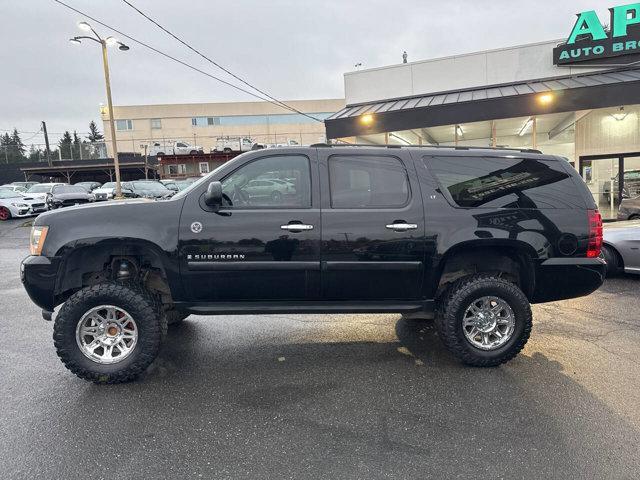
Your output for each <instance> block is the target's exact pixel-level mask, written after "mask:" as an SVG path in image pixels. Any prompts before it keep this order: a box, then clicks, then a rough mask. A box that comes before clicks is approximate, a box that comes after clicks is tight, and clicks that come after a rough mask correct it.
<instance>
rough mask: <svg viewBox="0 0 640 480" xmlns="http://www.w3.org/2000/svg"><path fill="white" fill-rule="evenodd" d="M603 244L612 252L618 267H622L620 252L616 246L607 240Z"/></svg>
mask: <svg viewBox="0 0 640 480" xmlns="http://www.w3.org/2000/svg"><path fill="white" fill-rule="evenodd" d="M603 246H605V247H607V248H609V249H610V250H611V253H613V254H614V255H615V256H616V259H617V260H618V268H619V269H620V270H623V269H624V259H623V258H622V255H621V254H620V252H619V251H618V249H617V248H616V247H614V246H613V245H611V244H610V243H608V242H604V243H603Z"/></svg>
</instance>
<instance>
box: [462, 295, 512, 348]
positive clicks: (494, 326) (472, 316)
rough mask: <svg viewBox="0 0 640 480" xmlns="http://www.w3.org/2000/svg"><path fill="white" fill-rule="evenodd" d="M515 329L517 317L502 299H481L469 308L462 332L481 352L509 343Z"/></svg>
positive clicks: (464, 318)
mask: <svg viewBox="0 0 640 480" xmlns="http://www.w3.org/2000/svg"><path fill="white" fill-rule="evenodd" d="M514 328H515V316H514V314H513V310H512V309H511V307H510V306H509V304H508V303H507V302H505V301H504V300H503V299H501V298H500V297H493V296H487V297H480V298H478V299H476V300H474V301H473V302H471V305H469V306H468V307H467V309H466V310H465V312H464V316H463V319H462V330H463V332H464V336H465V337H466V338H467V340H468V341H469V343H471V345H473V346H474V347H476V348H479V349H481V350H495V349H496V348H500V347H501V346H503V345H504V344H505V343H507V342H508V341H509V339H510V338H511V336H512V335H513V331H514Z"/></svg>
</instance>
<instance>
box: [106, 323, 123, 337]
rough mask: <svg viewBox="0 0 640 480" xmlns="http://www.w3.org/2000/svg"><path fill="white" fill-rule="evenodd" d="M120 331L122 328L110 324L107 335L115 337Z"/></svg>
mask: <svg viewBox="0 0 640 480" xmlns="http://www.w3.org/2000/svg"><path fill="white" fill-rule="evenodd" d="M119 332H120V329H119V328H118V327H116V326H115V325H109V326H108V327H107V336H109V337H115V336H116V335H118V333H119Z"/></svg>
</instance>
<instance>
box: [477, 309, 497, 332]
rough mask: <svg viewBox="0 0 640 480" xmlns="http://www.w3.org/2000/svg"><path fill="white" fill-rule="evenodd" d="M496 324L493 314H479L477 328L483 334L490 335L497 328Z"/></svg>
mask: <svg viewBox="0 0 640 480" xmlns="http://www.w3.org/2000/svg"><path fill="white" fill-rule="evenodd" d="M496 323H497V322H496V318H495V315H494V314H493V313H484V312H479V313H478V321H477V322H476V328H477V329H478V330H480V331H481V332H482V333H488V332H491V331H493V330H494V329H495V328H496Z"/></svg>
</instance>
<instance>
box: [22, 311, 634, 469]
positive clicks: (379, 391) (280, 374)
mask: <svg viewBox="0 0 640 480" xmlns="http://www.w3.org/2000/svg"><path fill="white" fill-rule="evenodd" d="M238 318H241V317H238ZM384 318H385V319H387V318H391V320H389V322H391V323H388V324H387V323H384V322H383V324H382V325H380V324H377V325H378V327H381V328H390V329H391V333H393V331H394V327H395V334H396V337H397V339H395V340H394V339H392V340H388V337H384V336H381V337H380V339H379V340H373V341H359V340H348V338H349V337H352V336H353V337H357V332H347V333H344V332H341V333H339V334H338V333H336V334H335V335H334V336H332V334H331V327H330V325H329V324H324V325H320V326H318V327H314V328H318V329H322V331H323V333H324V334H326V335H328V337H329V339H325V340H323V341H321V342H314V341H293V340H291V339H290V337H289V336H288V334H286V333H276V334H272V335H271V337H269V338H262V337H261V338H252V337H250V336H247V337H242V338H239V339H237V340H235V341H233V342H230V341H229V337H228V336H227V337H225V335H228V332H227V327H228V324H224V323H223V324H220V325H219V324H217V323H216V319H213V320H211V319H202V320H201V319H196V320H192V319H188V320H187V321H185V322H184V323H183V324H182V325H180V326H179V327H178V328H172V329H171V330H170V333H169V337H170V338H169V340H168V342H167V343H166V345H165V346H164V348H163V350H162V352H161V354H160V356H159V357H158V359H157V360H156V362H154V364H153V365H152V367H151V368H150V369H149V370H148V372H146V373H145V374H144V375H143V376H142V377H141V378H140V379H139V380H138V381H136V382H133V383H130V384H124V385H114V386H94V385H91V384H85V383H82V382H81V381H79V380H67V382H68V384H69V387H67V388H74V389H75V390H76V393H74V394H73V395H71V396H69V397H68V398H67V400H66V402H65V403H64V408H60V405H54V406H53V409H52V411H51V412H50V413H51V415H50V422H51V425H50V426H49V429H48V430H51V431H55V432H61V433H62V434H63V435H65V436H71V437H72V438H74V436H79V437H81V438H83V449H86V450H87V451H91V452H99V457H100V458H104V457H109V456H114V458H115V455H121V458H123V459H126V462H125V463H126V464H128V465H130V466H135V464H136V463H135V462H136V461H137V460H136V459H138V458H140V456H143V458H147V459H148V458H153V459H154V460H153V462H152V463H149V462H145V468H146V469H145V474H146V475H147V476H148V477H153V476H165V475H168V474H169V472H172V474H173V475H174V476H175V475H176V474H178V473H179V472H181V471H183V470H181V468H185V470H184V472H189V476H193V477H197V476H198V475H203V476H204V477H205V478H207V477H209V478H237V477H244V478H267V477H269V478H281V477H292V478H303V477H306V478H427V477H430V476H431V477H437V478H443V477H453V476H456V477H469V478H472V477H473V478H478V477H492V478H495V477H501V478H516V477H517V478H525V477H536V478H545V477H546V478H605V477H608V478H623V477H629V478H630V477H633V476H634V475H631V474H632V473H633V472H635V473H637V472H638V471H640V459H639V457H638V456H637V451H638V448H639V447H640V443H639V442H638V430H637V429H636V428H635V427H634V426H633V425H632V424H630V423H629V422H628V421H627V420H626V419H625V418H623V417H622V416H620V415H619V414H617V413H616V412H614V411H612V410H611V409H610V408H608V407H607V406H606V405H605V404H604V403H602V402H601V401H600V400H599V399H598V398H596V397H595V396H594V395H592V394H591V393H590V392H589V391H588V390H586V389H585V388H584V387H583V386H582V385H580V384H579V383H577V382H575V381H574V380H573V379H572V378H571V377H570V376H569V375H567V374H566V373H565V372H564V371H563V366H562V365H561V364H560V363H558V362H555V361H553V360H550V359H549V358H547V357H546V356H545V355H543V354H541V353H535V354H533V355H528V354H527V353H526V352H525V353H524V354H521V355H519V356H518V357H517V358H516V359H514V360H513V361H512V362H510V363H509V364H507V365H504V366H501V367H498V368H491V369H481V368H469V367H465V366H463V365H461V364H459V363H458V362H456V361H455V360H454V359H453V358H452V357H451V355H449V354H448V352H447V351H446V350H445V349H444V347H443V346H442V344H441V343H440V341H439V340H438V338H437V335H436V333H435V331H434V328H433V324H432V323H431V322H423V321H417V320H406V319H400V320H397V321H396V320H394V319H393V318H394V317H393V316H386V317H384ZM395 318H396V319H397V317H395ZM260 321H264V322H270V321H271V320H270V319H269V317H265V318H264V319H261V320H260ZM385 321H386V320H385ZM393 322H395V325H394V324H393ZM361 327H362V325H361ZM353 328H357V324H356V325H354V326H353ZM238 331H239V332H240V333H242V332H252V331H253V330H251V329H247V328H245V327H242V328H240V327H239V328H238ZM253 332H254V331H253ZM392 336H393V335H391V337H392ZM267 337H268V336H267ZM345 338H346V339H345ZM65 378H66V377H65ZM123 413H126V414H123ZM585 419H588V421H586V420H585ZM94 431H96V432H99V433H100V434H99V435H95V436H94V435H91V434H90V432H94ZM87 432H89V434H87ZM629 438H631V439H635V441H631V442H629ZM106 439H108V440H106ZM115 439H117V440H115ZM174 445H175V446H176V447H179V451H180V455H179V456H178V457H176V456H174V455H173V454H172V453H171V452H172V451H173V448H174ZM34 448H37V445H36V446H34ZM73 451H74V450H73V446H72V445H70V444H69V443H68V442H61V444H60V448H59V451H56V452H55V453H53V454H52V455H53V458H65V457H66V458H71V457H72V456H73ZM185 452H187V453H185ZM189 452H190V453H189ZM74 461H77V462H81V463H82V462H86V463H87V468H89V464H91V465H93V463H92V462H95V458H94V457H93V456H88V457H86V458H78V459H77V460H74ZM127 462H128V463H127ZM118 471H119V470H118V468H114V469H113V470H112V473H114V474H117V473H118Z"/></svg>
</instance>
